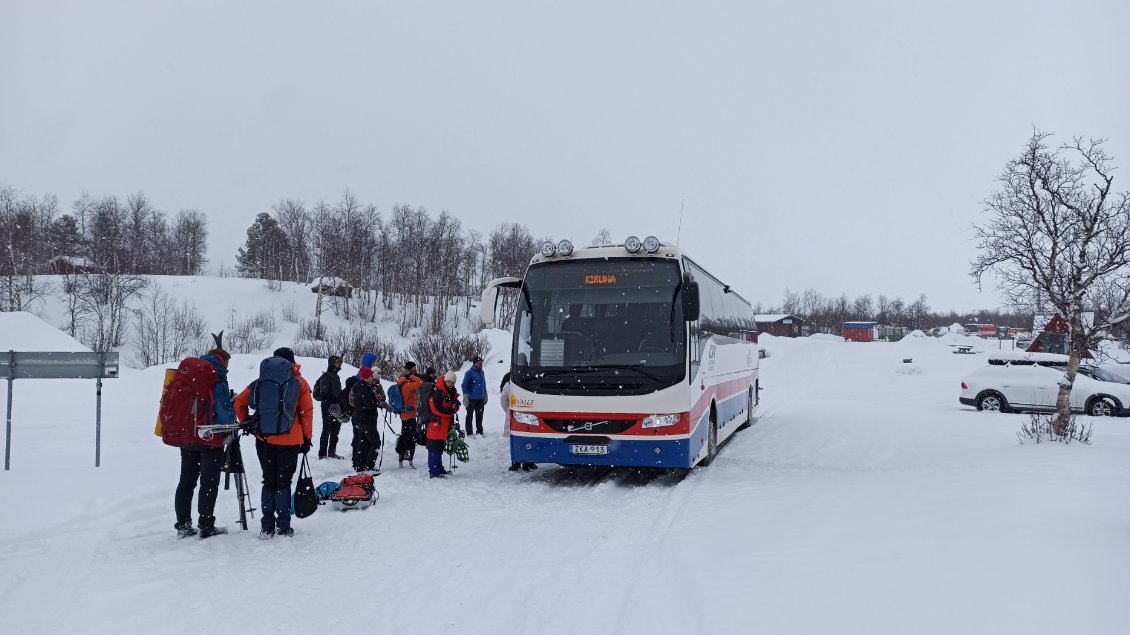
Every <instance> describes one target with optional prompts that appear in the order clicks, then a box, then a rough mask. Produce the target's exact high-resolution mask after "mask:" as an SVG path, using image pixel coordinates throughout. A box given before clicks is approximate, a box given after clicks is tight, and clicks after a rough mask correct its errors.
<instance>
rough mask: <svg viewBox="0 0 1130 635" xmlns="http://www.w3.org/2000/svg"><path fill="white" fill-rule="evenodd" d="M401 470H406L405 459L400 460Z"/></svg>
mask: <svg viewBox="0 0 1130 635" xmlns="http://www.w3.org/2000/svg"><path fill="white" fill-rule="evenodd" d="M400 469H404V459H400Z"/></svg>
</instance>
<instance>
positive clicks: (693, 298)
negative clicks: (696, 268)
mask: <svg viewBox="0 0 1130 635" xmlns="http://www.w3.org/2000/svg"><path fill="white" fill-rule="evenodd" d="M698 308H699V307H698V283H697V282H695V281H694V280H684V281H683V319H684V320H686V321H688V322H697V321H698Z"/></svg>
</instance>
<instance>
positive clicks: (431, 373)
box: [424, 366, 436, 377]
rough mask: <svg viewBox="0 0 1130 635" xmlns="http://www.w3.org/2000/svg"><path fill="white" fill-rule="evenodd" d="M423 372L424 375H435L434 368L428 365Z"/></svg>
mask: <svg viewBox="0 0 1130 635" xmlns="http://www.w3.org/2000/svg"><path fill="white" fill-rule="evenodd" d="M424 374H425V375H431V376H433V377H435V374H436V369H435V368H433V367H431V366H428V368H427V369H426V370H425V371H424Z"/></svg>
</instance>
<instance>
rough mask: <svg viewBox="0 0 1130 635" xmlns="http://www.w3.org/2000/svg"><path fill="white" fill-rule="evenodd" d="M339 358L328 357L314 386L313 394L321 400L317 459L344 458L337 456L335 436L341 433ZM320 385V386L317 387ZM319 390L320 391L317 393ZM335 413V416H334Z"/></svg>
mask: <svg viewBox="0 0 1130 635" xmlns="http://www.w3.org/2000/svg"><path fill="white" fill-rule="evenodd" d="M339 371H341V358H340V357H337V356H333V357H330V361H329V366H328V368H326V370H325V372H323V373H322V376H321V377H319V378H318V381H317V382H316V383H315V384H314V388H315V392H320V394H318V395H317V397H318V398H319V399H321V400H322V438H321V441H320V442H319V443H318V458H319V459H324V458H326V457H329V458H331V459H341V458H345V457H342V456H338V454H337V436H338V434H340V433H341V420H342V419H343V418H344V417H342V413H341V405H340V404H341V378H340V377H338V376H337V374H338V372H339ZM319 384H321V386H319ZM319 389H320V391H319ZM335 413H336V414H335Z"/></svg>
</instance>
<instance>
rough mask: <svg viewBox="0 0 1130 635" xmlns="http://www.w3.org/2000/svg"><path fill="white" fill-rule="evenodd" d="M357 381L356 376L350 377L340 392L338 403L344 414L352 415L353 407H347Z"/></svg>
mask: <svg viewBox="0 0 1130 635" xmlns="http://www.w3.org/2000/svg"><path fill="white" fill-rule="evenodd" d="M359 381H361V380H360V379H357V375H350V376H349V378H348V379H346V380H345V387H344V388H342V390H341V401H340V404H341V411H342V412H344V413H345V414H353V406H351V405H349V395H350V394H351V393H352V392H353V386H354V384H356V383H357V382H359Z"/></svg>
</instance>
